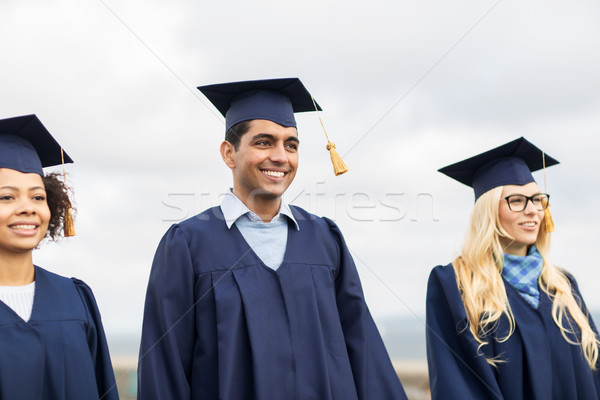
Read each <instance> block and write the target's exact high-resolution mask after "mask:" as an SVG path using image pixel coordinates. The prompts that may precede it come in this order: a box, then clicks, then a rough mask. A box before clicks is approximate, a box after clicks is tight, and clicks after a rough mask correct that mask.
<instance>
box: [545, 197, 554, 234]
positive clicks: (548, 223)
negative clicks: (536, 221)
mask: <svg viewBox="0 0 600 400" xmlns="http://www.w3.org/2000/svg"><path fill="white" fill-rule="evenodd" d="M544 227H545V230H546V232H554V221H553V220H552V213H551V212H550V204H548V207H547V208H546V209H545V210H544Z"/></svg>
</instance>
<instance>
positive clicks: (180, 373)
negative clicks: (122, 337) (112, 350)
mask: <svg viewBox="0 0 600 400" xmlns="http://www.w3.org/2000/svg"><path fill="white" fill-rule="evenodd" d="M194 332H195V328H194V272H193V266H192V260H191V255H190V250H189V246H188V242H187V240H186V238H185V237H184V234H183V232H182V231H181V229H180V228H179V227H178V226H177V225H174V226H172V227H171V228H170V229H169V230H168V231H167V233H166V234H165V235H164V237H163V239H162V240H161V242H160V244H159V246H158V249H157V251H156V254H155V256H154V261H153V263H152V270H151V272H150V279H149V282H148V289H147V291H146V303H145V307H144V319H143V326H142V340H141V346H140V355H139V361H138V399H140V400H152V399H157V400H158V399H160V400H185V399H189V398H190V396H191V394H190V379H191V378H190V376H191V371H192V363H193V354H194V343H195V336H194V335H195V334H194Z"/></svg>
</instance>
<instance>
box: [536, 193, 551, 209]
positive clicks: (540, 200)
mask: <svg viewBox="0 0 600 400" xmlns="http://www.w3.org/2000/svg"><path fill="white" fill-rule="evenodd" d="M532 201H533V203H534V204H535V205H543V206H544V207H545V206H546V204H548V196H546V195H545V194H538V195H536V196H534V197H533V200H532Z"/></svg>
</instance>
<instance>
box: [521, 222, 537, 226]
mask: <svg viewBox="0 0 600 400" xmlns="http://www.w3.org/2000/svg"><path fill="white" fill-rule="evenodd" d="M522 225H524V226H529V227H534V226H535V225H536V223H535V222H524V223H523V224H522Z"/></svg>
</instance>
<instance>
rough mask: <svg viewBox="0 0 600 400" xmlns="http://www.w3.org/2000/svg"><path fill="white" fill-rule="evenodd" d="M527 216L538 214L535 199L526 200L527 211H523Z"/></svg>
mask: <svg viewBox="0 0 600 400" xmlns="http://www.w3.org/2000/svg"><path fill="white" fill-rule="evenodd" d="M523 212H524V213H525V214H534V213H537V212H538V209H537V207H536V206H535V204H533V199H531V198H527V199H525V209H524V210H523Z"/></svg>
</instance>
